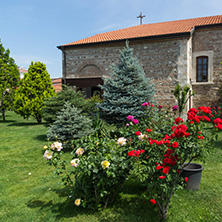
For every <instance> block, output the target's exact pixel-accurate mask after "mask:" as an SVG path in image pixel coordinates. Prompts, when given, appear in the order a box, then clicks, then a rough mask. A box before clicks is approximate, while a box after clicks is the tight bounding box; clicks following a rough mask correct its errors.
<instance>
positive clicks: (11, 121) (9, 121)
mask: <svg viewBox="0 0 222 222" xmlns="http://www.w3.org/2000/svg"><path fill="white" fill-rule="evenodd" d="M14 122H15V120H7V119H6V120H5V121H3V120H0V123H14Z"/></svg>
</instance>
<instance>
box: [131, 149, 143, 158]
mask: <svg viewBox="0 0 222 222" xmlns="http://www.w3.org/2000/svg"><path fill="white" fill-rule="evenodd" d="M141 153H145V150H132V151H129V152H128V156H136V157H139V155H140V154H141Z"/></svg>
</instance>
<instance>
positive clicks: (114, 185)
mask: <svg viewBox="0 0 222 222" xmlns="http://www.w3.org/2000/svg"><path fill="white" fill-rule="evenodd" d="M142 106H143V107H144V109H146V112H145V115H144V116H143V117H141V118H140V119H135V118H134V117H133V116H132V115H130V116H128V117H127V118H126V125H125V127H123V128H118V130H117V132H112V133H110V134H109V133H106V134H102V133H94V134H92V135H89V136H85V137H82V138H81V139H77V140H74V141H72V146H73V147H74V150H73V152H72V153H71V155H72V158H70V160H69V161H67V160H63V158H62V156H63V155H62V154H63V151H62V149H63V148H62V144H61V143H59V142H54V143H52V144H51V145H50V146H44V149H45V153H44V158H45V159H46V160H47V161H48V163H49V164H52V165H54V166H55V173H56V174H58V175H60V176H61V177H62V182H63V184H65V185H67V186H68V187H69V188H70V197H71V198H73V201H74V204H75V205H76V206H83V207H87V208H92V209H104V208H106V206H107V205H108V204H109V203H111V202H112V201H113V200H114V199H115V196H116V194H117V193H118V189H119V188H120V186H121V185H122V184H123V183H124V181H125V179H126V178H127V177H128V176H129V173H131V177H132V178H134V179H135V180H137V181H138V180H140V182H141V183H143V184H144V185H145V186H146V187H147V199H149V202H150V204H152V205H156V206H157V209H158V212H159V214H160V217H161V218H162V219H165V218H166V215H167V212H168V208H169V204H170V200H171V197H172V195H173V192H174V191H175V190H176V189H179V188H181V187H183V186H185V185H186V182H187V181H188V178H186V177H185V178H182V177H181V176H180V175H181V173H182V171H183V168H184V166H185V165H184V163H190V162H191V161H192V160H195V159H197V158H198V159H199V160H200V159H202V160H203V159H204V156H205V154H206V153H207V152H208V151H210V150H211V149H212V144H213V142H214V141H215V139H216V137H217V134H216V133H215V132H216V131H218V130H220V129H222V120H221V119H220V118H219V117H217V118H214V119H212V121H211V119H210V117H209V115H212V114H211V113H212V112H213V111H212V109H211V108H209V107H199V108H198V109H194V108H192V109H190V110H189V111H188V113H187V120H186V121H184V120H183V119H182V118H180V117H177V118H175V110H174V112H173V113H172V111H171V110H169V109H167V108H166V107H163V106H162V105H153V104H150V103H148V102H147V103H143V104H142ZM174 108H175V107H174ZM168 110H169V111H168ZM210 123H211V124H210Z"/></svg>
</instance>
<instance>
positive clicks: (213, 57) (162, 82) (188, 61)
mask: <svg viewBox="0 0 222 222" xmlns="http://www.w3.org/2000/svg"><path fill="white" fill-rule="evenodd" d="M126 40H128V41H129V46H130V48H133V51H134V57H136V58H137V59H138V60H139V62H140V64H141V65H142V66H143V69H144V72H145V75H146V76H147V77H152V78H153V82H154V84H155V92H156V94H155V99H156V101H157V102H161V103H163V104H174V105H175V99H174V96H173V94H172V92H171V91H172V90H173V89H174V88H175V86H176V84H177V83H180V85H181V86H184V85H186V84H189V85H190V86H191V89H192V91H193V92H195V96H193V97H192V99H191V100H190V101H189V104H188V108H189V107H198V106H203V105H207V106H212V105H221V104H222V99H221V98H222V95H221V92H222V65H221V62H222V15H218V16H209V17H201V18H194V19H185V20H177V21H170V22H162V23H152V24H141V25H138V26H133V27H129V28H125V29H120V30H116V31H111V32H106V33H100V34H97V35H94V36H91V37H88V38H85V39H82V40H78V41H74V42H71V43H68V44H64V45H60V46H58V48H59V49H60V50H61V51H62V54H63V60H62V62H63V83H64V84H67V85H70V86H73V87H74V88H75V87H77V88H78V89H80V90H83V91H84V92H85V93H86V95H87V96H88V97H90V96H92V95H93V92H94V91H96V90H100V89H99V88H98V84H103V80H102V77H103V76H109V73H110V71H111V69H110V65H112V64H118V62H119V55H120V53H119V50H120V49H122V48H123V47H125V42H126Z"/></svg>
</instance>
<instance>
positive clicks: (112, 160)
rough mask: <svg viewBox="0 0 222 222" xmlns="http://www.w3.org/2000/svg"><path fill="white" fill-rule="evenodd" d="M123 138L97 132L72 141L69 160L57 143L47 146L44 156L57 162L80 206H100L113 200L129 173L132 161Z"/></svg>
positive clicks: (58, 173) (104, 206)
mask: <svg viewBox="0 0 222 222" xmlns="http://www.w3.org/2000/svg"><path fill="white" fill-rule="evenodd" d="M124 141H125V140H124V138H120V139H119V140H117V139H116V140H114V139H109V138H107V137H98V136H97V135H96V134H94V135H91V136H87V137H84V138H82V139H79V140H74V141H73V145H74V146H75V148H74V151H73V153H72V156H73V157H72V159H70V160H71V161H70V162H67V161H64V160H62V159H61V157H62V152H60V151H58V150H55V148H54V146H49V147H47V150H46V151H45V154H44V157H45V158H46V159H48V163H49V164H52V165H54V166H55V168H56V169H55V173H56V174H57V175H61V176H62V181H63V184H65V185H67V186H68V187H69V188H70V192H71V194H70V196H71V197H72V198H73V200H75V204H76V205H77V206H79V205H81V206H83V207H86V208H90V209H99V210H100V209H104V208H106V207H107V205H108V204H110V203H112V202H113V201H114V199H115V197H116V195H117V194H118V190H119V188H120V186H121V185H122V184H123V182H124V181H125V179H126V178H127V177H128V174H129V171H130V168H131V165H130V162H131V161H129V157H128V155H127V149H126V147H125V142H124ZM51 147H53V148H51ZM52 149H53V150H52ZM48 153H49V154H48Z"/></svg>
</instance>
